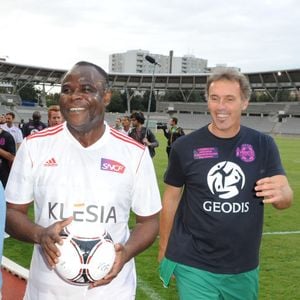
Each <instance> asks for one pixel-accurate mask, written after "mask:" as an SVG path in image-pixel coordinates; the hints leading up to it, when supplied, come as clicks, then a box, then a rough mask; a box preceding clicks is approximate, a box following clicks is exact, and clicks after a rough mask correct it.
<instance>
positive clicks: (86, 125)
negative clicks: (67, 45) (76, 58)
mask: <svg viewBox="0 0 300 300" xmlns="http://www.w3.org/2000/svg"><path fill="white" fill-rule="evenodd" d="M105 87H106V84H105V79H104V77H103V75H102V74H100V73H99V72H98V70H97V69H96V68H95V67H94V66H92V65H75V66H74V67H73V68H72V69H71V70H70V71H69V72H68V73H67V75H66V76H65V78H64V79H63V82H62V86H61V95H60V103H59V104H60V108H61V112H62V114H63V117H64V119H65V120H66V121H67V126H68V128H69V129H70V131H71V132H78V133H89V132H91V131H97V130H99V128H103V121H104V113H105V108H106V106H107V105H108V104H109V102H110V96H111V94H110V92H107V91H106V90H105Z"/></svg>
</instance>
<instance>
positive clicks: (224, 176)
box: [159, 69, 293, 300]
mask: <svg viewBox="0 0 300 300" xmlns="http://www.w3.org/2000/svg"><path fill="white" fill-rule="evenodd" d="M206 93H207V103H208V109H209V111H210V115H211V123H210V124H209V125H207V126H205V127H203V128H201V129H198V130H196V131H194V132H193V133H191V134H189V135H187V136H184V137H182V138H180V139H178V140H177V141H176V142H175V143H174V145H173V148H172V151H171V154H170V158H169V164H168V168H167V171H166V174H165V183H166V187H165V192H164V196H163V209H162V212H161V223H160V252H159V260H161V259H162V261H161V265H160V267H161V269H160V274H161V278H162V279H163V281H164V285H168V284H169V280H170V277H171V275H172V274H174V275H175V277H176V284H177V288H178V291H179V295H180V298H181V299H185V300H186V299H210V300H215V299H224V300H229V299H230V300H231V299H240V300H250V299H251V300H253V299H258V266H259V248H260V243H261V237H262V229H263V213H264V205H266V204H272V205H273V206H274V207H275V208H277V209H284V208H288V207H289V206H290V205H291V202H292V197H293V192H292V190H291V188H290V186H289V183H288V180H287V177H286V175H285V172H284V169H283V167H282V164H281V160H280V156H279V152H278V149H277V146H276V144H275V143H274V141H273V139H272V138H271V137H270V136H267V135H265V134H263V133H260V132H258V131H255V130H253V129H250V128H247V127H244V126H241V124H240V121H241V114H242V111H244V110H245V109H246V108H247V106H248V101H249V99H250V93H251V89H250V85H249V82H248V80H247V79H246V77H245V76H244V75H242V74H241V73H239V72H238V71H236V70H234V69H224V70H220V71H219V72H218V73H214V74H213V75H212V76H211V77H210V78H209V79H208V82H207V87H206ZM164 257H165V258H164Z"/></svg>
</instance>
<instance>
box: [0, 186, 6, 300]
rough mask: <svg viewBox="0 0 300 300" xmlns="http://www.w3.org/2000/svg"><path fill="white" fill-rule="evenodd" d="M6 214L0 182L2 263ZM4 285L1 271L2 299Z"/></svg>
mask: <svg viewBox="0 0 300 300" xmlns="http://www.w3.org/2000/svg"><path fill="white" fill-rule="evenodd" d="M5 212H6V203H5V197H4V190H3V186H2V184H1V182H0V261H2V256H3V240H4V226H5ZM2 285H3V280H2V272H1V271H0V299H2V293H1V290H2Z"/></svg>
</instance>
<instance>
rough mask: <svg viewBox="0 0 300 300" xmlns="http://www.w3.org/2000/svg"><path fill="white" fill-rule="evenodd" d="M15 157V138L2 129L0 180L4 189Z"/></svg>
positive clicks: (0, 130) (0, 137) (0, 131)
mask: <svg viewBox="0 0 300 300" xmlns="http://www.w3.org/2000/svg"><path fill="white" fill-rule="evenodd" d="M15 155H16V143H15V140H14V137H13V136H12V135H11V134H10V133H9V132H7V131H6V130H4V129H3V128H0V180H1V182H2V185H3V187H4V188H5V186H6V183H7V180H8V176H9V173H10V169H11V164H12V162H13V160H14V158H15ZM15 188H16V187H15Z"/></svg>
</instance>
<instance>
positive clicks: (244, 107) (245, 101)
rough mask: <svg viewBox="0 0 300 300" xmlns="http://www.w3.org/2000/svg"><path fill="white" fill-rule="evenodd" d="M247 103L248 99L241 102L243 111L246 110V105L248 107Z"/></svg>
mask: <svg viewBox="0 0 300 300" xmlns="http://www.w3.org/2000/svg"><path fill="white" fill-rule="evenodd" d="M248 105H249V100H244V101H243V104H242V110H243V111H244V110H246V109H247V107H248Z"/></svg>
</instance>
